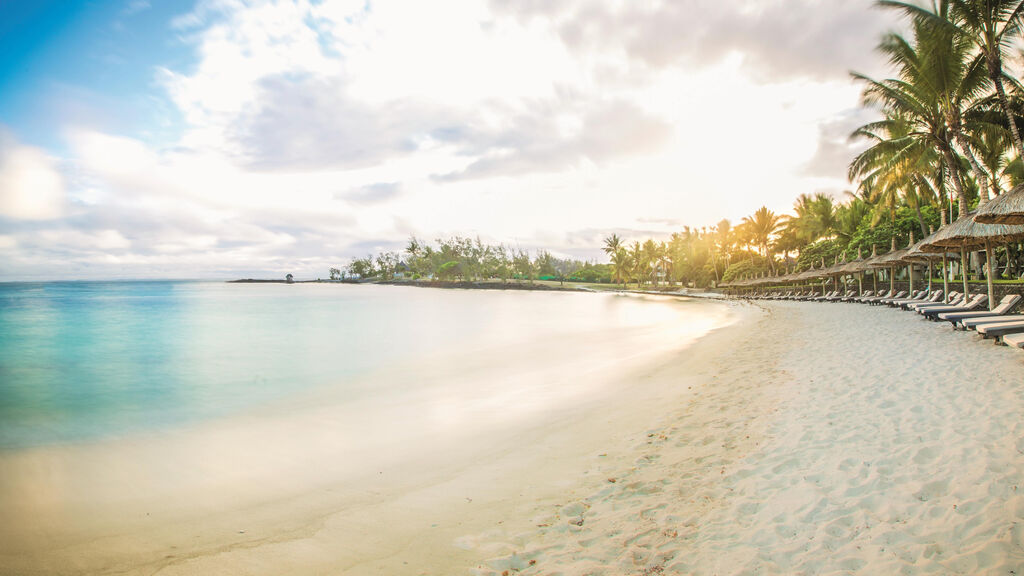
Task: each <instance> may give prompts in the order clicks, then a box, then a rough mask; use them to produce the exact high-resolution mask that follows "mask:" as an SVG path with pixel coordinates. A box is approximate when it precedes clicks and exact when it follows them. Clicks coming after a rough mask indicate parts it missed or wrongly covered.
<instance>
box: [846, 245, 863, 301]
mask: <svg viewBox="0 0 1024 576" xmlns="http://www.w3.org/2000/svg"><path fill="white" fill-rule="evenodd" d="M843 258H844V259H845V258H846V253H843ZM863 266H864V256H863V254H862V253H861V250H860V248H857V259H856V260H851V261H850V262H847V263H846V264H843V274H856V275H857V295H858V296H859V295H861V294H863V293H864V269H863Z"/></svg>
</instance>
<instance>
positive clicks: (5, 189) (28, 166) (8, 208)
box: [0, 133, 67, 220]
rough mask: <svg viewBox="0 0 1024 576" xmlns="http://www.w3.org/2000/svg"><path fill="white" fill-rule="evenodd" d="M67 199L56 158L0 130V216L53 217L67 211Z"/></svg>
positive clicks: (40, 218) (15, 217) (33, 218)
mask: <svg viewBox="0 0 1024 576" xmlns="http://www.w3.org/2000/svg"><path fill="white" fill-rule="evenodd" d="M66 201H67V198H66V195H65V191H64V179H63V177H62V176H61V174H60V172H59V170H58V168H57V163H56V161H55V160H53V159H52V158H50V157H49V156H48V155H47V154H46V152H44V151H43V150H41V149H39V148H34V147H31V146H23V145H20V144H18V143H17V142H15V141H14V139H13V138H10V137H6V136H4V135H3V134H2V133H0V216H6V217H8V218H13V219H16V220H53V219H56V218H60V217H61V216H62V215H63V214H64V211H65V204H66Z"/></svg>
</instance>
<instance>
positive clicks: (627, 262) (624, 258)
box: [612, 246, 633, 284]
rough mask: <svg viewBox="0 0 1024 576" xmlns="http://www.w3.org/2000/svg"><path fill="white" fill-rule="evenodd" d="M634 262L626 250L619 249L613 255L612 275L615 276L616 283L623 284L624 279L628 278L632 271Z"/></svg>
mask: <svg viewBox="0 0 1024 576" xmlns="http://www.w3.org/2000/svg"><path fill="white" fill-rule="evenodd" d="M632 266H633V261H632V259H631V258H630V256H629V252H627V251H626V249H625V248H623V247H621V246H619V248H618V249H617V250H616V251H615V253H614V254H612V273H613V274H614V275H615V283H616V284H621V283H622V280H623V278H625V277H627V276H628V275H629V273H630V271H631V269H632Z"/></svg>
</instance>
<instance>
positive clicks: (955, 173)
mask: <svg viewBox="0 0 1024 576" xmlns="http://www.w3.org/2000/svg"><path fill="white" fill-rule="evenodd" d="M942 159H943V160H944V161H945V162H946V169H947V170H949V178H950V180H952V181H953V188H955V189H956V195H957V198H958V199H959V201H960V207H959V208H960V209H959V212H958V214H957V217H960V216H963V215H964V214H967V192H966V191H965V190H964V184H963V182H961V181H960V170H959V169H958V167H957V165H956V158H954V157H953V150H952V149H951V148H950V147H949V146H948V144H947V145H945V146H942Z"/></svg>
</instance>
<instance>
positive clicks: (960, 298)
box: [907, 292, 964, 312]
mask: <svg viewBox="0 0 1024 576" xmlns="http://www.w3.org/2000/svg"><path fill="white" fill-rule="evenodd" d="M963 303H964V295H963V294H961V293H959V292H950V293H949V302H946V303H942V302H924V303H922V304H908V305H907V309H908V310H913V311H915V312H920V311H922V310H927V309H929V308H953V307H956V306H960V305H961V304H963Z"/></svg>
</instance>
